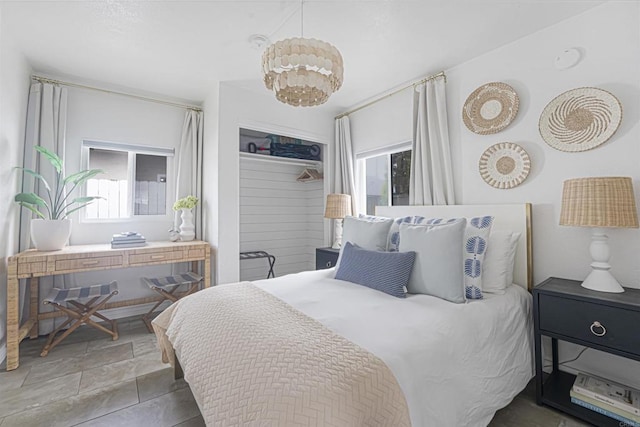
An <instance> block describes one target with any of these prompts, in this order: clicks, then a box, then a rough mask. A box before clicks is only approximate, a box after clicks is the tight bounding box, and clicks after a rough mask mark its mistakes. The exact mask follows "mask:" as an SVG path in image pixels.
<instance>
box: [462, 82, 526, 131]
mask: <svg viewBox="0 0 640 427" xmlns="http://www.w3.org/2000/svg"><path fill="white" fill-rule="evenodd" d="M519 105H520V99H519V98H518V94H517V93H516V91H515V90H513V88H512V87H511V86H509V85H508V84H506V83H500V82H493V83H487V84H485V85H482V86H480V87H479V88H478V89H476V90H474V91H473V92H472V93H471V95H469V97H468V98H467V100H466V101H465V103H464V107H462V121H463V122H464V124H465V125H466V126H467V128H468V129H469V130H470V131H471V132H475V133H477V134H479V135H490V134H493V133H496V132H500V131H501V130H502V129H504V128H506V127H507V126H509V124H510V123H511V122H512V121H513V119H514V118H515V117H516V114H518V106H519Z"/></svg>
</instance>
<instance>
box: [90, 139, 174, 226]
mask: <svg viewBox="0 0 640 427" xmlns="http://www.w3.org/2000/svg"><path fill="white" fill-rule="evenodd" d="M83 154H84V155H85V158H86V161H85V162H86V163H85V164H86V167H87V168H90V169H102V170H103V171H104V173H103V174H100V175H98V176H96V177H95V178H93V179H90V180H89V181H87V186H86V194H87V195H90V196H100V197H103V199H100V200H98V201H96V202H94V203H92V204H90V205H88V206H87V207H86V208H85V209H84V212H85V218H86V219H90V220H96V219H97V220H102V219H127V218H133V217H138V216H144V217H145V218H149V217H150V216H161V217H163V218H164V217H165V216H166V215H167V214H168V212H169V211H170V208H169V207H168V206H167V200H172V198H168V195H169V194H168V193H169V191H170V189H169V188H168V187H167V176H168V173H169V169H170V167H169V166H170V163H169V157H170V156H173V149H164V148H155V147H143V146H133V145H128V144H117V143H112V142H96V141H84V142H83Z"/></svg>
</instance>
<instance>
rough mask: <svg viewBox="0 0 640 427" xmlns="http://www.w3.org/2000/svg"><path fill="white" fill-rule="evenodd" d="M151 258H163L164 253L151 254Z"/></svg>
mask: <svg viewBox="0 0 640 427" xmlns="http://www.w3.org/2000/svg"><path fill="white" fill-rule="evenodd" d="M151 259H164V255H151Z"/></svg>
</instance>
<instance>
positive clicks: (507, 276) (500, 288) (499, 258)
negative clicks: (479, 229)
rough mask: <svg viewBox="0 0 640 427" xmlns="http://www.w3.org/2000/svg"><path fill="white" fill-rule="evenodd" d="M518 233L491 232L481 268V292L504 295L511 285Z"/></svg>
mask: <svg viewBox="0 0 640 427" xmlns="http://www.w3.org/2000/svg"><path fill="white" fill-rule="evenodd" d="M519 239H520V233H519V232H511V231H495V230H494V231H493V232H492V233H491V235H490V236H489V244H488V245H487V253H486V255H485V257H484V265H483V267H482V291H483V292H488V293H492V294H504V293H505V289H506V288H507V287H508V286H511V284H513V268H514V263H515V259H516V249H517V247H518V240H519Z"/></svg>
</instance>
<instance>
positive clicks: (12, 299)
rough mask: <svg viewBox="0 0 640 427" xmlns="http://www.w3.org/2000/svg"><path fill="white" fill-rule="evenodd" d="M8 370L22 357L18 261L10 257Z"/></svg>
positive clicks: (8, 283) (8, 272) (16, 365)
mask: <svg viewBox="0 0 640 427" xmlns="http://www.w3.org/2000/svg"><path fill="white" fill-rule="evenodd" d="M7 269H8V270H7V371H12V370H14V369H16V368H17V367H18V364H19V357H20V353H19V351H20V336H19V332H18V331H19V329H20V317H19V316H20V309H19V304H20V291H19V282H18V262H17V260H13V259H11V258H9V264H8V266H7Z"/></svg>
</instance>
